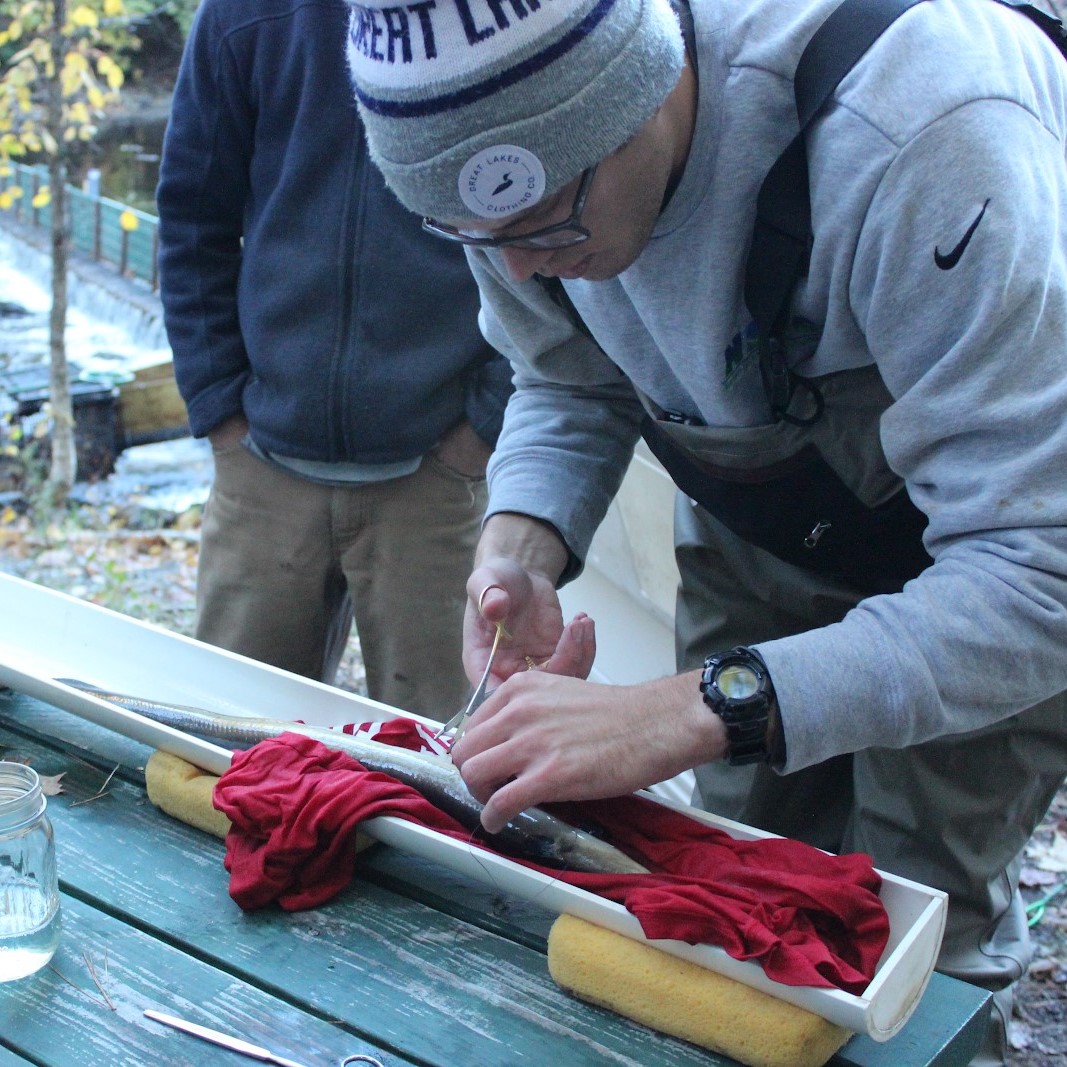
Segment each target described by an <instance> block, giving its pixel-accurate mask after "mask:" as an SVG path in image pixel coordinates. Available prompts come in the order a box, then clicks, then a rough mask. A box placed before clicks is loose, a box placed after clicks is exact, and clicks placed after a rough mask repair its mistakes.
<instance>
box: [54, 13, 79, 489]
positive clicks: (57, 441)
mask: <svg viewBox="0 0 1067 1067" xmlns="http://www.w3.org/2000/svg"><path fill="white" fill-rule="evenodd" d="M66 7H67V5H66V0H55V4H54V8H53V10H54V12H55V25H54V27H53V32H52V56H53V59H54V63H55V69H56V74H55V76H54V77H53V78H52V79H51V81H50V82H49V84H48V117H47V128H48V131H49V133H51V135H52V137H53V138H54V141H55V145H56V148H55V150H54V152H53V153H52V154H51V155H50V157H49V160H48V183H49V186H50V188H51V193H52V314H51V316H50V318H49V348H50V355H51V370H50V374H49V383H50V388H49V392H50V397H51V405H52V468H51V471H50V473H49V481H50V482H51V484H52V492H53V494H54V497H55V501H56V503H62V502H63V501H65V499H66V496H67V494H68V493H69V492H70V489H71V486H72V485H73V484H74V478H75V474H76V468H77V456H76V453H75V447H74V406H73V403H72V402H71V394H70V379H69V374H68V370H67V342H66V329H67V257H68V249H69V226H68V219H67V165H66V160H65V158H64V153H65V142H64V140H63V97H62V89H61V87H60V82H59V70H60V69H61V67H62V63H63V55H64V54H65V52H66V47H67V41H66V39H65V38H64V36H63V26H64V24H65V23H66V21H67V12H66Z"/></svg>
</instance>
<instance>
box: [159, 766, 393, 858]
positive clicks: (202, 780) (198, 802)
mask: <svg viewBox="0 0 1067 1067" xmlns="http://www.w3.org/2000/svg"><path fill="white" fill-rule="evenodd" d="M144 778H145V785H146V786H147V787H148V799H149V800H150V801H151V802H152V803H153V804H155V806H156V807H157V808H159V810H160V811H165V812H166V813H167V814H168V815H170V816H172V817H173V818H175V819H179V820H180V821H181V822H184V823H188V824H189V825H190V826H195V827H196V829H198V830H203V831H204V832H205V833H209V834H214V835H215V837H221V838H225V837H226V835H227V834H228V833H229V831H230V820H229V819H228V818H226V816H225V815H223V814H222V812H221V811H217V810H216V809H215V806H214V804H213V803H212V802H211V797H212V794H213V793H214V791H215V783H216V782H218V780H219V779H218V775H215V774H209V773H208V772H207V771H203V770H201V769H200V768H199V767H195V766H193V764H191V763H189V762H187V761H186V760H183V759H179V758H178V757H177V756H172V755H171V754H170V753H169V752H153V753H152V755H151V756H149V757H148V762H147V763H146V764H145V768H144ZM373 844H374V838H373V837H368V836H367V835H366V834H361V833H357V834H356V851H357V852H362V851H363V849H365V848H367V847H368V846H370V845H373Z"/></svg>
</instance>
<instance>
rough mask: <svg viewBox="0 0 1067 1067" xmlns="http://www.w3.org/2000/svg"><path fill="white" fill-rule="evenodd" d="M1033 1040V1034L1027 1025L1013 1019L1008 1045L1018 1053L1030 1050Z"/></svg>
mask: <svg viewBox="0 0 1067 1067" xmlns="http://www.w3.org/2000/svg"><path fill="white" fill-rule="evenodd" d="M1033 1040H1034V1035H1033V1032H1032V1031H1031V1030H1030V1027H1029V1026H1027V1025H1026V1023H1018V1022H1015V1020H1014V1019H1013V1020H1012V1021H1011V1023H1010V1024H1009V1025H1008V1044H1010V1045H1011V1047H1012V1048H1013V1049H1015V1051H1016V1052H1021V1051H1022V1050H1023V1049H1024V1048H1029V1047H1030V1043H1031V1042H1032V1041H1033Z"/></svg>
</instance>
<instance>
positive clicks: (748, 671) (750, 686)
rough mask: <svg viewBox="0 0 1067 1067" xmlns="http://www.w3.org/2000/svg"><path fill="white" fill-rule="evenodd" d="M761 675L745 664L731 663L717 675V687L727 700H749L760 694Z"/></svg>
mask: <svg viewBox="0 0 1067 1067" xmlns="http://www.w3.org/2000/svg"><path fill="white" fill-rule="evenodd" d="M759 685H760V680H759V675H758V674H756V672H755V671H754V670H753V669H752V668H751V667H747V666H745V664H743V663H731V664H728V665H727V666H725V667H723V668H722V669H721V670H720V671H719V673H718V674H716V675H715V686H716V688H717V689H718V690H719V692H720V693H722V695H723V696H724V697H726V699H727V700H747V699H748V698H749V697H751V696H755V695H756V693H758V692H759Z"/></svg>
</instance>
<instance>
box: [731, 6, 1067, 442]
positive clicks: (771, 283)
mask: <svg viewBox="0 0 1067 1067" xmlns="http://www.w3.org/2000/svg"><path fill="white" fill-rule="evenodd" d="M921 2H922V0H844V2H843V3H842V4H840V5H839V6H838V7H836V8H835V9H834V10H833V11H832V12H831V13H830V15H829V17H828V18H827V19H826V21H825V22H823V24H822V25H821V26H820V27H819V28H818V30H816V31H815V35H814V36H813V37H812V39H811V40H810V41H809V42H808V45H807V47H806V48H805V49H804V52H803V54H802V55H801V57H800V62H799V64H798V65H797V69H796V74H795V76H794V91H795V94H796V101H797V116H798V118H799V120H800V129H799V131H798V133H797V135H796V137H794V138H793V140H792V141H791V142H790V143H789V145H788V147H787V148H786V149H785V151H784V152H783V153H782V154H781V155H780V156H779V157H778V159H777V160H776V161H775V163H774V165H773V166H772V167H771V169H770V171H769V172H768V174H767V177H766V178H765V179H764V181H763V185H762V186H761V187H760V191H759V194H758V196H757V198H756V222H755V226H754V228H753V232H752V245H751V249H750V252H749V258H748V263H747V264H746V267H745V303H746V304H747V305H748V310H749V313H750V314H751V315H752V317H753V319H755V321H756V326H757V328H758V330H759V353H760V371H761V373H762V375H763V384H764V388H765V389H766V391H767V397H768V400H769V401H770V406H771V412H772V414H773V415H774V418H775V419H776V420H779V419H784V420H788V421H798V420H796V419H794V418H793V417H792V416H789V415H787V414H786V411H787V409H788V407H789V402H790V400H791V399H792V396H793V392H794V390H795V388H796V386H797V385H798V384H801V383H803V379H801V378H799V377H798V376H797V375H795V374H793V373H792V372H791V371H790V370H789V368H788V366H787V365H786V360H785V351H784V349H783V346H782V343H781V337H782V332H783V331H784V329H785V327H786V325H787V323H788V317H789V305H790V300H791V298H792V295H793V289H794V288H795V287H796V283H797V281H798V279H800V278H802V277H803V276H804V275H805V274H806V273H807V268H808V256H809V254H810V252H811V241H812V236H811V200H810V190H809V186H808V160H807V150H806V148H805V136H806V132H807V128H808V126H809V125H810V124H811V121H812V120H813V119H814V118H815V116H816V115H817V114H818V113H819V111H821V110H822V107H823V105H824V104H825V103H826V102H827V101H828V100H829V99H830V96H831V95H832V93H833V92H834V90H835V89H836V88H837V86H838V85H839V84H840V82H841V79H842V78H843V77H844V76H845V75H846V74H847V73H848V72H849V71H850V70H851V69H852V67H853V66H855V64H856V62H857V61H858V60H859V59H860V57H861V56H862V55H863V54H864V53H865V52H866V51H867V50H868V49H869V48H870V47H871V45H872V44H874V42H875V41H876V40H877V39H878V38H879V37H880V36H881V34H882V33H883V31H884V30H886V29H887V28H888V27H889V26H890V25H891V24H892V23H893V22H894V21H895V20H896V19H897V18H898V17H899V16H900V15H902V14H904V12H905V11H907V10H908V9H909V8H912V7H914V6H915V5H916V4H918V3H921ZM997 2H998V3H1001V4H1003V5H1004V6H1005V7H1011V8H1014V9H1015V10H1016V11H1018V12H1019V13H1020V14H1023V15H1025V16H1026V17H1027V18H1029V19H1031V21H1033V22H1034V23H1036V24H1037V25H1038V26H1039V27H1040V28H1041V29H1042V30H1044V32H1045V33H1046V34H1047V35H1048V37H1049V38H1050V39H1051V40H1052V42H1053V44H1055V45H1056V46H1057V48H1059V50H1060V52H1061V53H1063V55H1064V57H1065V58H1067V29H1065V28H1064V26H1063V23H1061V22H1060V20H1059V19H1057V18H1055V17H1053V16H1052V15H1050V14H1048V13H1047V12H1045V11H1042V10H1040V9H1039V8H1037V7H1034V6H1033V5H1032V4H1029V3H1025V2H1020V0H997ZM809 388H811V386H810V385H809ZM815 397H816V400H817V401H820V400H821V398H819V396H818V394H817V393H816V394H815ZM819 414H821V404H817V405H816V413H815V415H814V416H813V417H812V418H811V419H804V420H799V421H803V422H811V421H814V420H815V419H817V418H818V417H819Z"/></svg>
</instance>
